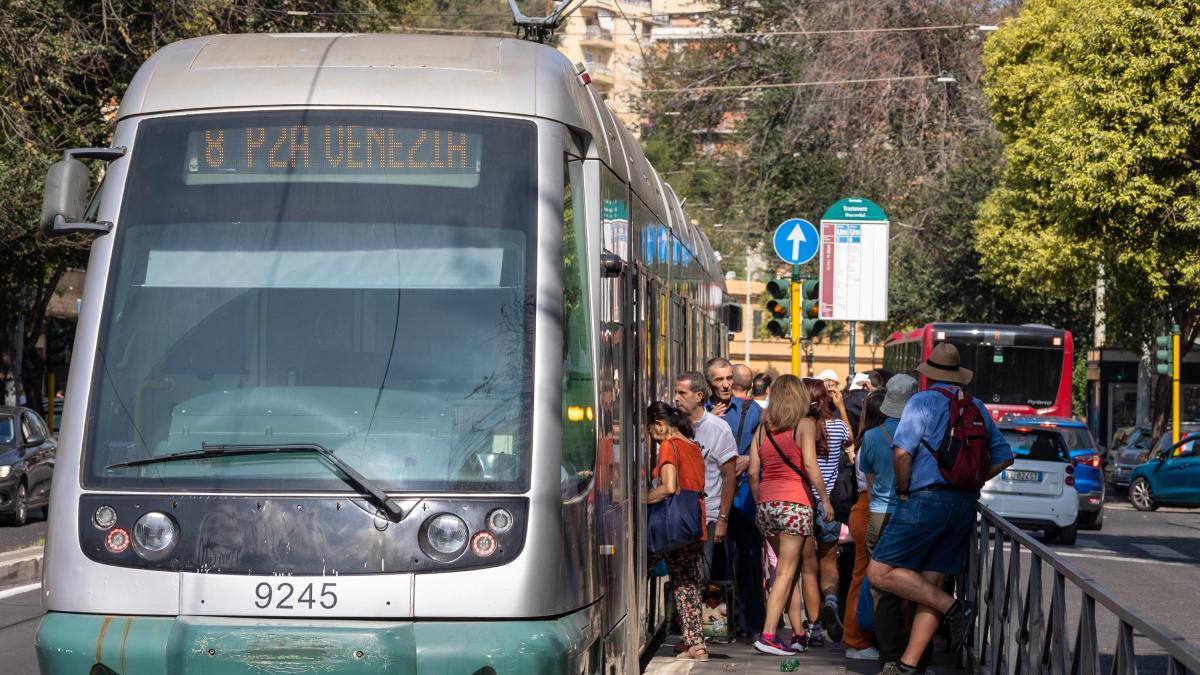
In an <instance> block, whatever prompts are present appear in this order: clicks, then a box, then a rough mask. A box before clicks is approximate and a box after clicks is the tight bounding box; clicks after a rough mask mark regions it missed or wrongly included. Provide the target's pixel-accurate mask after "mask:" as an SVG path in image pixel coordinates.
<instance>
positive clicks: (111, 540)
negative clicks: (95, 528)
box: [104, 527, 129, 553]
mask: <svg viewBox="0 0 1200 675" xmlns="http://www.w3.org/2000/svg"><path fill="white" fill-rule="evenodd" d="M104 547H105V548H107V549H108V552H109V553H123V552H124V551H125V549H127V548H129V532H128V531H126V530H125V528H123V527H114V528H113V529H111V530H109V531H108V536H107V537H105V538H104Z"/></svg>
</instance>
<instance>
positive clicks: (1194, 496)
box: [1129, 432, 1200, 511]
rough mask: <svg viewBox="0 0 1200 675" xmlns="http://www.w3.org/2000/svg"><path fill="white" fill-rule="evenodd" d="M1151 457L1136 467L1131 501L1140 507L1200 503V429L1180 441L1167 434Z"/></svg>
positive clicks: (1130, 485)
mask: <svg viewBox="0 0 1200 675" xmlns="http://www.w3.org/2000/svg"><path fill="white" fill-rule="evenodd" d="M1164 439H1165V440H1162V441H1160V442H1159V443H1158V445H1157V446H1156V449H1155V452H1154V454H1153V455H1151V459H1150V461H1148V462H1146V463H1145V464H1141V465H1139V466H1138V467H1137V468H1136V469H1134V470H1133V480H1132V482H1130V484H1129V502H1130V503H1131V504H1133V508H1135V509H1137V510H1138V511H1153V510H1155V509H1157V508H1158V507H1160V506H1200V432H1193V433H1189V434H1184V436H1183V438H1182V439H1180V441H1179V442H1178V443H1175V444H1172V443H1171V435H1170V434H1164Z"/></svg>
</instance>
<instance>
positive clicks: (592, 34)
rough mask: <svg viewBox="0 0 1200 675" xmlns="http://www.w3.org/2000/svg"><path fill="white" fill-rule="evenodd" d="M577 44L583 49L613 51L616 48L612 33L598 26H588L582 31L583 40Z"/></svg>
mask: <svg viewBox="0 0 1200 675" xmlns="http://www.w3.org/2000/svg"><path fill="white" fill-rule="evenodd" d="M579 44H580V45H581V46H584V47H594V48H599V49H614V48H615V47H616V43H614V42H613V34H612V31H611V30H608V29H606V28H601V27H600V26H588V27H587V28H586V29H585V30H584V34H583V39H581V40H580V41H579Z"/></svg>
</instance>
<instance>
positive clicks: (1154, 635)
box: [958, 505, 1200, 675]
mask: <svg viewBox="0 0 1200 675" xmlns="http://www.w3.org/2000/svg"><path fill="white" fill-rule="evenodd" d="M977 509H978V511H979V515H980V517H979V520H978V523H977V525H976V527H975V531H974V533H973V535H972V538H971V547H970V555H969V558H968V563H967V570H966V572H965V573H964V574H962V575H960V576H959V578H958V593H959V597H960V598H965V599H966V600H967V601H969V602H973V603H975V605H976V607H977V608H978V614H977V616H976V624H975V626H974V630H973V635H972V636H971V639H970V640H968V645H967V647H966V648H965V649H964V652H963V653H962V654H961V655H960V665H962V666H968V667H970V668H972V669H973V670H976V671H978V672H982V673H996V674H1000V673H1003V674H1005V675H1008V674H1009V673H1019V674H1022V675H1024V674H1026V673H1048V674H1050V675H1059V674H1061V673H1071V675H1100V673H1101V654H1102V652H1104V653H1106V654H1110V655H1111V659H1112V660H1111V665H1110V667H1109V669H1108V673H1110V674H1111V675H1136V673H1137V672H1138V669H1139V663H1138V658H1137V653H1136V651H1135V649H1134V642H1135V631H1136V632H1137V633H1138V634H1140V635H1139V636H1138V637H1139V638H1140V637H1144V638H1145V639H1147V640H1150V641H1151V642H1153V643H1154V645H1155V647H1157V649H1158V650H1161V651H1162V652H1163V653H1164V654H1163V655H1162V656H1159V657H1158V658H1159V659H1164V658H1165V660H1166V663H1165V668H1164V669H1163V672H1165V673H1167V674H1168V675H1185V674H1189V673H1191V674H1200V650H1197V649H1196V647H1193V646H1192V645H1190V644H1188V642H1187V641H1186V640H1184V639H1183V638H1182V637H1180V636H1178V635H1176V634H1175V633H1173V632H1171V631H1169V630H1167V629H1166V628H1163V627H1162V626H1160V625H1158V624H1156V623H1154V622H1152V621H1150V620H1148V619H1147V618H1146V617H1144V616H1142V615H1141V614H1139V613H1138V612H1136V611H1134V610H1132V609H1129V608H1128V607H1126V606H1125V605H1123V604H1122V603H1121V601H1120V600H1118V599H1116V598H1114V597H1113V596H1112V595H1111V594H1109V592H1108V591H1107V590H1105V589H1104V588H1102V587H1100V586H1099V585H1098V584H1097V583H1096V582H1095V580H1093V579H1092V578H1091V577H1090V576H1088V575H1087V574H1085V573H1083V572H1081V571H1080V570H1078V569H1076V568H1074V567H1072V566H1071V565H1069V564H1067V563H1066V562H1064V561H1063V560H1062V559H1061V558H1059V557H1058V556H1055V555H1054V553H1053V551H1051V550H1050V549H1048V548H1046V547H1045V546H1043V545H1042V544H1041V543H1039V542H1038V541H1036V540H1035V539H1034V538H1033V537H1031V536H1030V535H1029V534H1028V533H1026V532H1022V531H1021V530H1020V529H1018V528H1017V527H1016V526H1014V525H1013V524H1012V523H1010V522H1008V521H1007V520H1005V519H1004V518H1002V517H1000V516H999V515H997V514H996V513H995V512H994V511H992V510H991V509H989V508H987V507H986V506H983V505H979V506H978V507H977ZM1024 553H1028V554H1029V558H1028V561H1029V562H1028V568H1029V569H1028V570H1026V571H1025V572H1024V574H1023V573H1022V569H1023V567H1022V566H1023V565H1025V563H1024V562H1023V561H1022V554H1024ZM1046 567H1049V571H1050V572H1051V573H1052V576H1051V579H1050V586H1049V589H1046V588H1045V587H1044V586H1043V584H1042V573H1043V571H1044V568H1046ZM1022 587H1023V588H1024V591H1022ZM1047 590H1048V592H1047ZM1068 590H1071V591H1072V593H1071V594H1070V595H1072V596H1074V595H1075V592H1076V591H1077V592H1078V595H1079V598H1078V601H1079V607H1078V617H1077V620H1076V621H1075V622H1074V625H1075V631H1074V639H1073V640H1069V639H1068V636H1069V635H1070V626H1071V624H1072V622H1071V621H1070V617H1069V616H1068V612H1067V610H1068V607H1069V606H1070V605H1069V604H1068V599H1067V598H1068ZM1047 605H1048V606H1049V607H1048V608H1047ZM1097 605H1100V606H1101V607H1102V608H1105V609H1107V610H1108V611H1109V612H1110V613H1111V614H1112V615H1113V616H1114V617H1115V618H1116V625H1117V631H1116V637H1115V640H1114V641H1113V642H1111V643H1108V644H1105V645H1103V646H1102V644H1101V641H1100V639H1099V637H1098V633H1097V629H1096V626H1097V622H1096V610H1097ZM1149 665H1150V664H1148V663H1145V657H1144V658H1143V663H1142V664H1141V667H1142V668H1143V672H1144V670H1145V669H1146V668H1147V667H1148V666H1149Z"/></svg>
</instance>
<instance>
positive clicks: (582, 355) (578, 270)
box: [562, 161, 596, 499]
mask: <svg viewBox="0 0 1200 675" xmlns="http://www.w3.org/2000/svg"><path fill="white" fill-rule="evenodd" d="M581 167H582V164H581V162H579V161H568V162H567V165H566V171H565V172H564V174H563V320H562V325H563V397H562V399H563V400H562V406H563V411H562V414H563V434H562V496H563V498H564V499H567V498H570V497H573V496H575V495H577V494H580V493H581V492H583V491H584V490H585V489H586V488H587V486H588V484H589V483H590V482H591V477H592V473H593V471H594V470H595V464H596V425H595V394H594V379H593V375H592V342H591V330H590V326H589V323H588V305H587V298H588V292H587V269H586V261H587V235H586V230H585V225H584V219H583V217H582V215H583V211H582V208H583V205H584V198H583V181H582V173H581V171H582V169H581Z"/></svg>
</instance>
